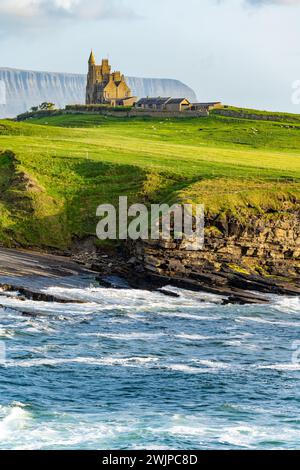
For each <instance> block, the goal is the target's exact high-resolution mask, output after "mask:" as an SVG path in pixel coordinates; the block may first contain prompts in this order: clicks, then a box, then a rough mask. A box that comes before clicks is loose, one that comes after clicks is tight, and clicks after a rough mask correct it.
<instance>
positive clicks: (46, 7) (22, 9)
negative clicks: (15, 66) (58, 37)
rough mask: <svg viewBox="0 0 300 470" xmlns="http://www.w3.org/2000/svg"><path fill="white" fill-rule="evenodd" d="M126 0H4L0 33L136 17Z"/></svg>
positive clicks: (0, 4)
mask: <svg viewBox="0 0 300 470" xmlns="http://www.w3.org/2000/svg"><path fill="white" fill-rule="evenodd" d="M125 2H126V0H125V1H124V0H0V30H2V31H5V32H6V33H8V32H9V31H10V30H11V31H14V32H15V31H16V30H18V29H23V28H26V27H28V28H32V27H36V26H38V27H40V26H43V27H45V26H53V25H55V24H56V22H57V21H63V20H64V21H66V20H68V19H71V20H73V21H90V20H95V21H97V20H101V19H105V18H121V17H132V16H134V15H133V13H132V11H131V9H130V8H129V7H128V6H127V5H126V3H125Z"/></svg>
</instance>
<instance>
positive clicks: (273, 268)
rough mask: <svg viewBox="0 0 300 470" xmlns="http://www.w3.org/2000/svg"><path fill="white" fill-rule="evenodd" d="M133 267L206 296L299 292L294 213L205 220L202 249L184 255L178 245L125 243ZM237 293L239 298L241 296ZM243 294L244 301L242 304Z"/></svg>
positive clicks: (298, 228)
mask: <svg viewBox="0 0 300 470" xmlns="http://www.w3.org/2000/svg"><path fill="white" fill-rule="evenodd" d="M129 252H130V255H131V256H132V257H133V259H134V260H135V269H136V270H138V269H140V270H142V272H144V273H148V274H150V275H151V276H152V277H153V276H154V278H155V277H157V278H158V279H159V278H169V279H170V280H172V283H173V284H174V282H175V283H176V282H178V284H179V285H181V286H182V285H184V284H185V285H186V286H187V287H188V286H189V287H192V288H193V287H194V288H195V289H202V290H205V291H208V292H212V293H217V294H223V295H228V296H229V299H233V300H234V296H235V293H236V294H237V295H238V297H239V301H240V302H241V303H243V295H244V294H243V292H246V291H256V292H265V293H274V294H287V295H299V294H300V282H299V274H300V213H299V212H294V213H283V214H276V215H274V216H272V215H268V216H266V217H253V218H251V219H249V220H248V221H247V223H245V222H244V223H241V222H239V221H237V220H236V219H234V218H223V219H222V218H219V220H211V221H207V229H206V237H205V245H204V248H203V249H202V250H199V251H187V250H186V249H185V242H184V241H177V242H176V241H175V240H174V241H163V240H159V241H138V242H135V243H131V244H129ZM241 293H242V297H241ZM247 297H248V294H246V295H245V299H244V300H245V303H248V302H249V300H251V299H249V297H248V298H247Z"/></svg>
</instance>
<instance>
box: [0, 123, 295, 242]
mask: <svg viewBox="0 0 300 470" xmlns="http://www.w3.org/2000/svg"><path fill="white" fill-rule="evenodd" d="M0 151H1V153H0V217H1V219H0V243H2V244H5V245H22V246H35V247H55V248H59V249H66V248H68V247H70V246H71V244H72V239H73V238H74V237H84V236H86V235H91V234H94V233H95V227H96V223H97V219H96V215H95V214H96V208H97V206H98V205H99V204H102V203H114V204H116V203H117V201H118V197H119V196H121V195H127V196H128V197H129V200H130V201H131V202H145V203H151V202H175V201H185V202H192V201H193V202H199V203H205V205H206V211H207V213H209V214H210V216H211V215H215V216H218V215H219V214H232V215H234V217H236V218H239V217H240V218H247V217H249V216H250V215H253V214H257V215H264V214H265V215H267V214H268V213H273V214H274V213H276V212H278V213H282V212H283V211H294V210H297V209H298V207H299V199H300V121H299V124H298V123H297V119H296V118H293V119H292V118H291V117H290V116H286V115H282V120H280V121H269V120H268V121H264V120H259V121H253V120H249V119H241V118H232V117H224V116H218V115H212V116H211V117H209V118H192V119H191V118H190V119H161V118H159V119H151V118H117V117H105V116H99V115H80V114H78V115H62V116H55V117H47V118H41V119H32V120H30V121H26V122H22V123H16V122H12V121H0Z"/></svg>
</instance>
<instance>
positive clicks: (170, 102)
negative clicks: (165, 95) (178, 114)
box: [168, 98, 189, 104]
mask: <svg viewBox="0 0 300 470" xmlns="http://www.w3.org/2000/svg"><path fill="white" fill-rule="evenodd" d="M183 101H189V100H188V99H187V98H171V99H169V101H168V104H180V103H182V102H183Z"/></svg>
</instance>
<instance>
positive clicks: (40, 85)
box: [0, 68, 196, 118]
mask: <svg viewBox="0 0 300 470" xmlns="http://www.w3.org/2000/svg"><path fill="white" fill-rule="evenodd" d="M127 80H128V84H129V86H130V87H131V89H132V91H133V94H134V95H135V96H138V97H142V96H174V97H175V96H176V97H186V98H188V99H189V100H191V101H196V95H195V93H194V91H193V90H192V89H191V88H189V87H188V86H187V85H185V84H184V83H182V82H180V81H178V80H170V79H154V78H136V77H128V78H127ZM0 83H2V87H1V89H2V88H4V86H3V84H4V85H5V95H6V96H5V97H4V96H2V97H1V96H0V118H3V117H15V116H16V115H17V114H21V113H23V112H25V111H27V110H28V109H29V108H30V107H32V106H36V105H38V104H40V103H41V102H43V101H51V102H53V103H55V104H56V106H57V107H64V106H65V105H66V104H75V103H76V104H80V103H84V100H85V86H86V76H85V75H79V74H67V73H51V72H34V71H26V70H15V69H8V68H0ZM2 95H3V93H2ZM4 98H5V99H4ZM4 101H5V102H4Z"/></svg>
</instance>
